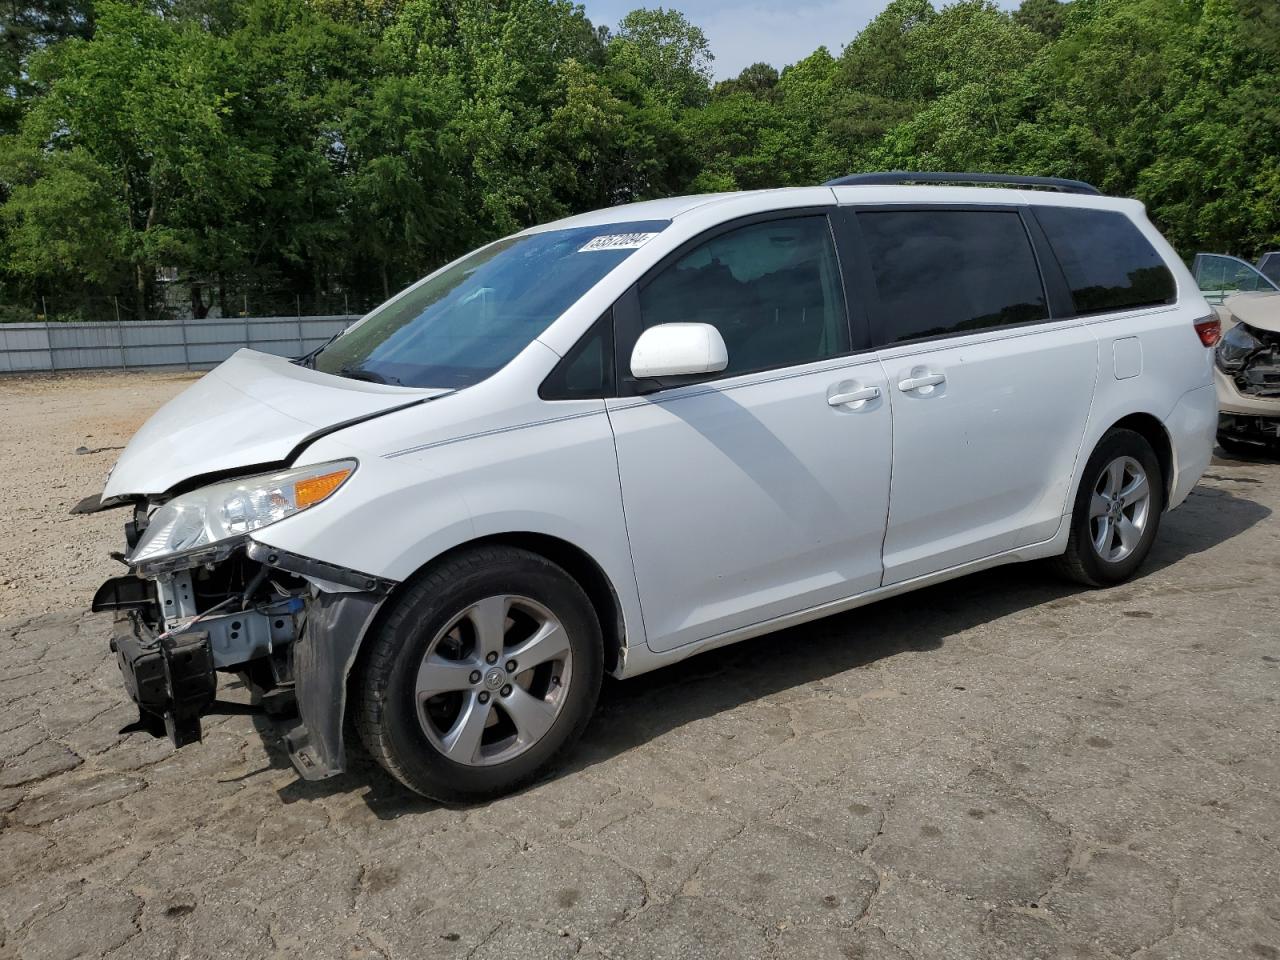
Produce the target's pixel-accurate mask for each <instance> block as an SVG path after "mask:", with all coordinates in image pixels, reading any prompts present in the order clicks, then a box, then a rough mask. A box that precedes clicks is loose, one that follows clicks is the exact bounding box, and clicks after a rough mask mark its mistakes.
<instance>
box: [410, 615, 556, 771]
mask: <svg viewBox="0 0 1280 960" xmlns="http://www.w3.org/2000/svg"><path fill="white" fill-rule="evenodd" d="M572 682H573V651H572V649H571V648H570V645H569V637H568V634H567V633H566V632H565V629H564V627H563V626H562V625H561V624H560V621H559V620H558V619H557V618H556V616H555V614H553V613H552V612H551V611H550V610H548V609H547V608H546V607H544V606H543V605H542V604H540V603H538V602H537V601H536V600H531V599H529V598H528V597H515V596H507V595H499V596H493V597H485V598H484V599H483V600H480V601H479V602H477V603H473V604H471V605H470V606H469V607H467V608H466V609H465V610H463V611H462V613H461V614H459V615H458V617H457V618H456V619H455V620H454V621H453V622H452V623H450V624H448V625H447V626H445V627H444V628H443V629H442V630H440V631H439V632H437V634H436V636H435V637H434V638H433V639H432V641H431V643H430V645H429V646H428V647H427V653H426V656H424V657H423V658H422V664H421V665H420V666H419V667H418V676H417V680H416V682H415V685H414V686H415V691H416V694H417V702H418V722H419V723H421V724H422V730H423V732H424V733H425V734H426V735H427V739H428V740H430V741H431V744H432V745H433V746H434V747H435V748H436V749H437V750H439V751H440V752H441V753H442V754H444V755H445V756H446V757H448V758H449V759H450V760H453V761H455V762H457V763H465V764H473V765H485V764H492V763H502V762H504V761H506V760H511V759H514V758H515V757H518V756H519V755H520V754H522V753H524V752H525V751H526V750H528V749H529V748H530V747H532V746H533V745H534V744H536V743H537V742H538V741H540V740H541V739H542V738H543V737H544V736H546V733H547V731H548V730H550V729H551V726H552V724H554V723H555V720H556V717H557V716H559V714H560V710H561V709H562V708H563V707H564V703H565V699H566V697H565V691H566V690H567V688H568V687H569V685H570V684H571V683H572Z"/></svg>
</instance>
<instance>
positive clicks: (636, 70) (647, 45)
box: [608, 7, 714, 108]
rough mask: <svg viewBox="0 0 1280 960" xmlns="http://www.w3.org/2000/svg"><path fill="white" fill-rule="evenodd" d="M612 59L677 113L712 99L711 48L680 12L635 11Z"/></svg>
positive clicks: (622, 27) (612, 47)
mask: <svg viewBox="0 0 1280 960" xmlns="http://www.w3.org/2000/svg"><path fill="white" fill-rule="evenodd" d="M608 57H609V63H610V65H611V66H612V67H614V68H615V69H617V70H625V71H627V72H629V73H631V74H632V75H633V76H635V77H636V79H638V80H639V81H640V82H641V83H643V84H645V85H646V86H647V87H648V88H649V89H650V90H651V91H652V92H653V95H654V96H655V97H656V98H657V99H659V100H661V101H663V102H664V103H666V104H667V105H669V106H671V107H673V108H678V107H699V106H702V105H703V104H705V103H706V102H707V99H708V97H709V96H710V93H711V62H712V60H713V59H714V57H713V56H712V54H711V46H710V44H709V43H708V42H707V37H706V34H704V33H703V32H702V30H701V29H700V28H699V27H696V26H694V25H693V24H692V23H690V22H689V21H688V20H687V19H686V18H685V15H684V14H683V13H681V12H680V11H678V10H667V9H664V8H663V7H655V8H653V9H644V8H642V9H639V10H632V11H631V12H630V13H628V14H627V15H626V16H625V17H623V18H622V22H621V23H619V24H618V32H617V33H616V34H615V35H614V36H613V37H612V38H611V39H610V41H609V47H608Z"/></svg>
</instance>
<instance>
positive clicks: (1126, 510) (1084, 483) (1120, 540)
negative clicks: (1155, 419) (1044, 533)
mask: <svg viewBox="0 0 1280 960" xmlns="http://www.w3.org/2000/svg"><path fill="white" fill-rule="evenodd" d="M1163 510H1164V477H1163V475H1162V473H1161V471H1160V462H1159V460H1157V459H1156V454H1155V451H1154V450H1153V449H1152V448H1151V444H1150V443H1149V442H1148V441H1147V439H1146V437H1144V436H1142V434H1140V433H1137V432H1135V431H1133V430H1126V429H1116V430H1112V431H1110V432H1109V433H1107V435H1106V436H1104V437H1103V438H1102V440H1101V441H1099V443H1098V446H1097V447H1096V448H1095V450H1094V451H1093V455H1092V456H1091V457H1090V458H1089V462H1088V463H1087V464H1086V465H1085V469H1084V475H1083V478H1082V480H1081V484H1080V489H1079V491H1078V492H1077V494H1076V502H1075V508H1074V510H1073V512H1072V517H1071V534H1070V537H1069V539H1068V540H1067V549H1066V553H1064V554H1063V556H1062V557H1060V558H1059V560H1058V566H1059V569H1060V570H1061V571H1062V572H1063V573H1064V574H1065V575H1066V576H1068V577H1070V578H1071V579H1072V580H1075V581H1076V582H1078V583H1083V584H1086V585H1088V586H1093V587H1100V586H1106V585H1109V584H1115V583H1121V582H1123V581H1125V580H1128V579H1129V578H1130V577H1131V576H1133V574H1134V573H1135V572H1136V571H1137V569H1138V567H1140V566H1141V565H1142V562H1143V561H1144V560H1145V559H1146V558H1147V554H1148V553H1150V552H1151V545H1152V543H1153V542H1154V541H1155V537H1156V531H1157V530H1158V529H1159V526H1160V514H1161V513H1162V512H1163Z"/></svg>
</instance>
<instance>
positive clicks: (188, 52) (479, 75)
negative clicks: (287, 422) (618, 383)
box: [0, 0, 1280, 319]
mask: <svg viewBox="0 0 1280 960" xmlns="http://www.w3.org/2000/svg"><path fill="white" fill-rule="evenodd" d="M0 23H2V26H3V35H2V36H0V72H2V73H3V76H2V77H0V319H4V318H8V319H18V318H22V319H30V318H31V315H32V313H33V312H34V311H44V310H45V309H46V305H47V310H48V313H49V314H50V315H52V316H62V317H75V316H83V317H105V316H110V315H111V313H110V310H114V309H119V311H120V312H121V314H122V315H124V316H136V317H148V316H156V315H157V314H158V313H160V312H163V311H165V310H171V309H174V306H175V305H174V304H173V303H172V302H170V303H169V304H167V305H166V304H165V288H166V283H165V282H164V278H170V279H171V278H173V277H174V276H175V275H176V276H177V277H179V278H180V280H181V281H182V283H181V284H179V285H173V284H169V286H170V287H175V286H176V287H180V288H181V289H182V290H183V291H184V293H183V296H184V297H185V296H187V295H188V294H187V291H188V290H189V291H190V302H189V303H186V304H183V305H182V306H183V307H184V308H185V307H189V308H191V309H194V310H195V311H196V312H197V313H201V312H203V311H205V310H207V309H210V308H213V307H216V308H218V309H220V310H221V311H222V312H223V313H224V315H230V314H237V313H240V312H242V311H243V310H245V309H249V310H250V312H255V313H256V312H262V311H265V310H281V309H289V310H293V309H295V308H296V309H299V310H302V311H303V312H307V311H311V310H316V311H320V310H327V309H342V308H343V307H344V306H348V307H350V308H351V309H356V308H363V307H366V306H368V305H369V304H370V303H372V302H376V301H377V300H379V299H381V298H382V297H384V296H386V295H387V294H388V293H389V292H393V291H394V290H395V289H397V288H398V287H400V286H402V285H403V284H405V283H406V282H408V281H409V280H411V279H413V278H416V277H418V276H420V275H422V274H423V273H424V272H426V271H427V270H428V269H430V268H432V267H434V266H436V265H438V264H439V263H441V262H443V261H445V260H447V259H449V258H451V257H453V256H455V255H457V254H459V253H461V252H463V251H465V250H467V249H469V248H471V247H474V246H476V245H478V244H479V243H481V242H483V241H485V240H487V239H489V238H492V237H494V236H497V235H501V234H503V233H507V232H510V231H513V230H515V229H518V228H519V227H521V226H522V225H525V224H529V223H533V222H536V221H544V220H548V219H551V218H554V217H559V216H562V215H565V214H568V213H571V212H574V211H578V210H583V209H589V208H593V207H599V206H606V205H609V204H614V203H621V202H626V201H629V200H635V199H642V198H646V197H654V196H663V195H668V194H673V193H678V192H689V191H704V190H725V189H740V188H753V187H767V186H776V185H788V184H812V183H819V182H821V181H823V180H824V179H826V178H828V177H831V176H834V175H837V174H841V173H846V172H849V171H854V170H860V169H887V168H907V169H940V170H1000V171H1014V172H1021V173H1034V174H1048V175H1058V176H1068V177H1078V178H1081V179H1086V180H1090V181H1092V182H1094V183H1097V184H1098V185H1100V186H1101V187H1103V188H1104V189H1105V190H1107V191H1108V192H1112V193H1118V194H1129V195H1133V196H1137V197H1139V198H1140V199H1142V200H1143V201H1145V202H1146V203H1147V204H1148V207H1149V209H1150V211H1151V214H1152V216H1153V217H1154V219H1155V220H1156V221H1157V222H1158V224H1159V225H1160V227H1161V228H1162V229H1163V230H1165V231H1166V233H1167V235H1168V236H1169V237H1170V239H1171V240H1172V241H1173V242H1174V243H1175V245H1177V246H1178V247H1179V249H1180V250H1181V251H1182V252H1183V253H1184V254H1187V255H1190V254H1191V253H1193V252H1195V251H1196V250H1197V249H1202V248H1203V249H1213V250H1225V251H1230V252H1235V253H1238V254H1243V255H1247V256H1249V255H1253V254H1255V253H1257V252H1259V251H1261V250H1262V249H1264V248H1268V247H1280V14H1277V13H1276V4H1275V2H1274V0H1070V2H1060V0H1025V2H1024V3H1023V4H1022V6H1021V8H1020V9H1019V10H1017V11H1016V12H1013V13H1011V14H1010V13H1004V12H1002V11H1000V10H999V9H997V8H996V7H995V6H994V5H993V4H992V3H990V2H989V0H960V2H956V3H953V4H951V5H949V6H945V7H943V8H941V9H937V8H935V7H934V6H933V5H932V4H931V3H930V0H892V2H890V3H889V4H888V7H887V8H886V9H885V10H884V12H883V13H881V14H880V16H879V17H877V18H876V20H875V21H873V22H872V23H871V24H870V25H869V26H868V27H867V28H866V29H865V30H863V31H862V32H861V33H860V34H859V35H858V36H857V37H853V38H850V42H849V43H848V45H847V46H846V47H845V48H844V49H843V51H842V52H841V53H840V54H839V55H835V54H833V53H832V52H831V51H829V50H828V49H826V48H825V47H824V48H819V49H818V50H817V51H815V52H814V53H812V54H811V55H809V56H808V57H806V58H805V59H803V60H801V61H800V62H798V63H795V64H792V65H790V66H787V67H785V68H784V69H782V70H781V71H778V70H776V69H774V68H773V67H771V66H768V65H766V64H756V65H754V66H751V67H748V68H747V69H746V70H744V71H742V73H741V74H740V75H739V76H738V77H736V78H734V79H732V80H726V81H722V82H720V83H718V84H713V83H712V81H711V76H712V73H711V60H712V54H711V51H710V49H709V47H708V43H707V40H706V38H705V36H704V35H703V34H702V32H701V31H700V30H699V29H698V28H697V27H696V26H694V25H693V24H691V23H690V22H689V21H688V20H687V19H686V18H685V17H684V16H683V15H682V14H680V13H678V12H677V11H675V10H670V9H666V10H664V9H661V8H659V9H641V10H636V11H634V12H633V13H631V14H629V15H628V16H627V17H626V18H624V19H623V21H622V22H621V23H620V24H619V26H618V28H617V30H616V31H612V32H611V31H609V30H606V29H603V28H599V27H596V26H594V25H593V24H592V23H591V22H590V21H589V20H588V19H587V18H586V16H585V14H584V12H583V10H582V8H581V7H579V6H576V5H575V4H573V3H572V2H571V0H137V2H132V3H130V2H121V0H34V2H24V3H19V2H18V0H10V2H9V3H7V4H5V5H4V7H3V8H0ZM4 304H8V305H11V306H9V307H6V306H3V305H4ZM108 304H110V307H108ZM6 311H7V312H6Z"/></svg>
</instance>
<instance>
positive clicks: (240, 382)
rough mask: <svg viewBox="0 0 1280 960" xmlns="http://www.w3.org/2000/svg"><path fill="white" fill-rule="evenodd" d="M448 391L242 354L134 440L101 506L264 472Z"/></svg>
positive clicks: (167, 408) (166, 407) (179, 398)
mask: <svg viewBox="0 0 1280 960" xmlns="http://www.w3.org/2000/svg"><path fill="white" fill-rule="evenodd" d="M448 392H449V391H447V390H423V389H410V388H407V387H397V386H391V385H386V384H380V383H367V382H364V381H359V380H348V379H345V378H342V377H335V376H331V375H329V374H325V373H320V372H318V371H316V370H311V369H309V368H307V367H302V366H299V365H298V364H296V363H292V362H291V361H289V360H286V359H284V358H283V357H275V356H272V355H270V354H266V353H259V352H257V351H256V350H248V349H243V350H239V351H237V352H236V353H234V354H233V355H232V356H231V357H230V358H229V359H228V360H227V361H226V362H225V363H223V364H222V365H221V366H219V367H216V368H214V369H213V370H211V371H210V372H209V373H208V374H206V375H205V376H204V377H203V378H202V379H200V380H198V381H197V382H196V383H195V384H193V385H192V386H191V387H189V388H188V389H187V390H185V391H184V392H183V393H180V394H179V395H178V396H176V397H174V398H173V399H172V400H170V401H169V402H168V403H167V404H165V405H164V406H163V407H161V408H160V409H159V410H157V411H156V413H155V414H154V415H153V416H152V417H151V419H150V420H148V421H147V422H146V423H145V424H143V426H142V429H141V430H139V431H138V432H137V433H136V434H134V436H133V439H132V440H130V441H129V445H128V446H127V447H125V449H124V452H123V453H121V454H120V459H119V460H117V461H116V465H115V467H113V468H112V471H111V476H110V477H109V478H108V479H107V485H106V488H105V489H104V490H103V491H102V498H101V500H102V504H103V505H108V504H109V502H110V501H112V500H116V499H117V498H126V497H133V496H137V495H146V494H159V493H164V492H165V491H167V490H169V489H170V488H172V487H173V486H174V485H176V484H178V483H181V482H182V481H184V480H189V479H191V478H192V477H197V476H202V475H204V474H208V473H217V472H222V471H228V470H238V469H240V468H249V469H253V468H255V467H264V466H266V467H267V468H268V469H269V466H268V465H273V464H279V463H281V462H283V461H285V460H286V459H287V458H288V457H289V455H290V454H291V453H292V452H293V451H294V449H295V448H296V447H297V446H298V445H299V444H301V443H302V442H303V441H305V440H307V439H308V438H311V437H313V436H314V435H315V434H317V433H321V432H324V431H325V430H326V429H332V428H334V427H337V426H340V425H343V424H346V423H348V422H350V421H353V420H361V419H366V418H368V417H370V416H376V415H377V414H380V413H386V412H388V411H391V410H395V409H398V408H400V407H404V406H407V405H410V404H413V403H421V402H422V401H423V400H426V399H430V398H431V397H433V396H438V395H439V394H442V393H448Z"/></svg>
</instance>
